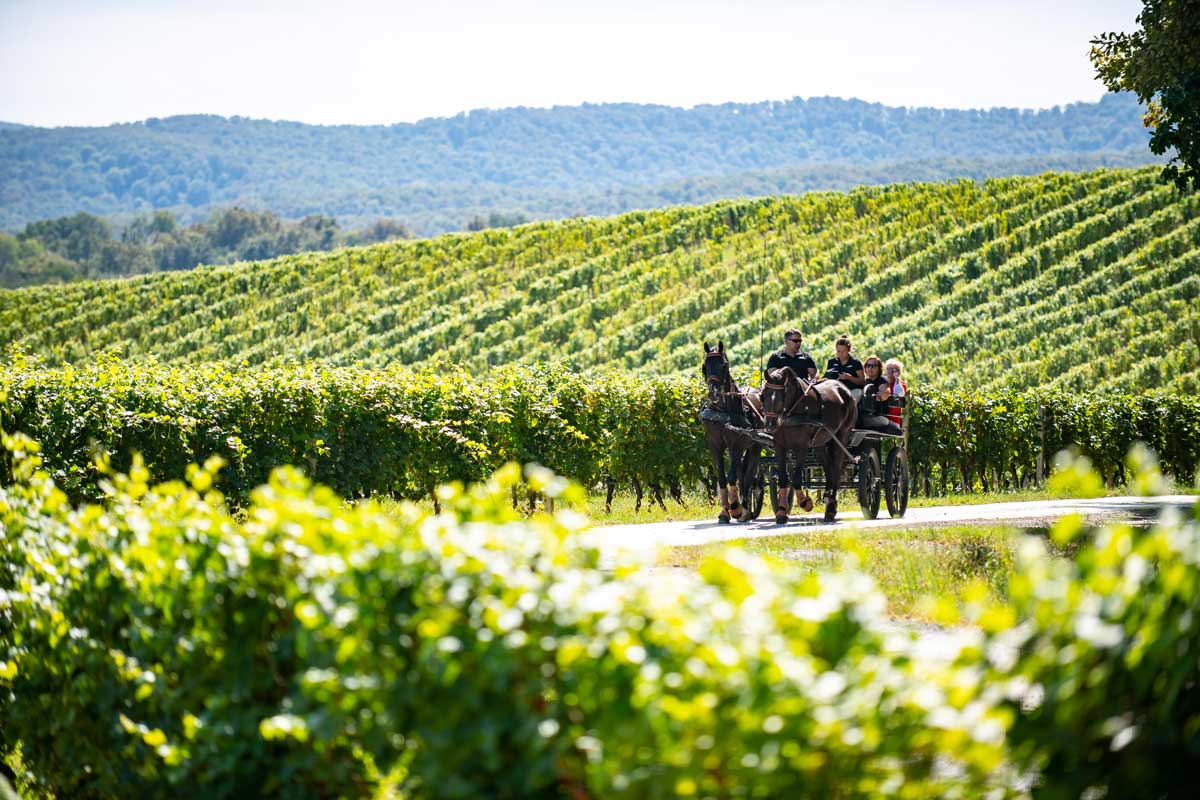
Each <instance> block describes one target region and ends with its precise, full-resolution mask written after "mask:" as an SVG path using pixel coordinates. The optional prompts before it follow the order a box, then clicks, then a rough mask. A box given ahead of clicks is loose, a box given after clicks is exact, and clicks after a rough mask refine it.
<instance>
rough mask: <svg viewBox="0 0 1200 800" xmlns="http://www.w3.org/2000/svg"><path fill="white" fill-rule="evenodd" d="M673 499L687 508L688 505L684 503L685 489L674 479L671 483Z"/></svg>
mask: <svg viewBox="0 0 1200 800" xmlns="http://www.w3.org/2000/svg"><path fill="white" fill-rule="evenodd" d="M671 499H672V500H674V501H675V502H676V503H678V504H679V505H681V506H683V507H684V508H687V503H685V502H683V487H682V486H680V485H679V481H678V480H674V479H672V481H671Z"/></svg>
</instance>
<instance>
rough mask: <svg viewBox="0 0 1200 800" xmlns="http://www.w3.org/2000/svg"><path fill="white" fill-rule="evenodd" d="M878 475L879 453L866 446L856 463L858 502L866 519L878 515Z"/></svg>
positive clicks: (879, 481)
mask: <svg viewBox="0 0 1200 800" xmlns="http://www.w3.org/2000/svg"><path fill="white" fill-rule="evenodd" d="M880 477H881V476H880V468H879V453H878V451H876V450H875V448H873V447H870V448H867V451H866V452H865V453H863V456H862V460H861V461H860V462H859V464H858V504H859V505H860V506H862V512H863V516H864V517H866V518H867V519H875V518H876V517H878V516H879V494H880V492H879V485H880V483H882V481H881V480H880Z"/></svg>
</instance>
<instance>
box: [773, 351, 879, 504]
mask: <svg viewBox="0 0 1200 800" xmlns="http://www.w3.org/2000/svg"><path fill="white" fill-rule="evenodd" d="M762 407H763V413H764V416H765V417H766V422H767V430H768V431H770V433H771V436H772V438H773V439H774V440H775V463H776V464H777V465H778V472H779V500H778V503H777V506H776V507H777V511H776V512H775V522H776V523H778V524H780V525H782V524H784V523H786V522H787V519H788V512H789V511H790V510H791V502H790V500H791V492H790V491H789V476H788V474H787V463H788V455H789V454H795V457H796V466H795V469H794V471H793V473H792V475H791V481H790V482H791V484H792V485H794V486H795V487H796V488H797V489H799V487H800V482H801V472H802V464H803V461H804V451H805V450H807V449H808V448H810V447H811V448H814V449H815V450H816V453H817V459H818V460H819V461H820V463H821V469H822V470H823V471H824V472H825V521H826V522H832V521H833V520H834V519H835V518H836V517H837V490H838V483H839V482H840V480H841V476H842V467H843V465H844V464H845V461H846V456H845V453H846V450H844V449H843V448H848V447H849V445H850V431H852V430H853V429H854V423H855V420H856V419H857V417H858V412H857V409H856V408H855V405H854V399H853V398H852V397H851V395H850V390H849V389H847V388H846V387H845V386H844V385H843V384H842V383H841V382H840V381H809V380H807V379H806V378H801V377H800V376H798V375H797V374H796V373H795V372H793V371H792V369H791V367H783V368H781V369H772V370H768V371H767V382H766V383H765V384H764V385H763V390H762ZM801 420H808V421H810V422H809V424H795V423H797V422H800V421H801ZM789 423H791V424H789ZM812 423H819V424H812ZM835 438H836V439H837V442H840V443H841V445H842V446H841V447H839V446H838V444H837V442H835V441H834V439H835Z"/></svg>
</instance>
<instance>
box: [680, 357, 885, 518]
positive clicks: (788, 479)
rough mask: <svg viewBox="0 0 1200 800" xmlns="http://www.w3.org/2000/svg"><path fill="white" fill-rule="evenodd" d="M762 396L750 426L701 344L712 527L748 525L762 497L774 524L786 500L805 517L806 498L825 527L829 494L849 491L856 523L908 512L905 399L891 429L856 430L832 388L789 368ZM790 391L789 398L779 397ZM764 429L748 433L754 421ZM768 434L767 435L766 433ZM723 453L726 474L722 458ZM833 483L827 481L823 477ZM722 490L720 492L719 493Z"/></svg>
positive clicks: (722, 367) (724, 365) (845, 396)
mask: <svg viewBox="0 0 1200 800" xmlns="http://www.w3.org/2000/svg"><path fill="white" fill-rule="evenodd" d="M772 374H773V375H774V376H775V377H774V379H775V380H776V381H778V383H772V380H771V378H770V377H769V378H768V380H767V382H766V384H765V385H764V387H763V390H762V397H761V406H762V408H763V410H764V413H765V419H764V418H763V417H762V416H760V417H758V418H755V415H754V413H753V410H752V409H751V408H750V407H749V405H748V402H749V401H748V397H747V395H748V394H754V396H755V397H756V399H757V397H758V394H757V390H750V392H749V393H743V392H741V391H739V390H738V389H737V386H736V384H734V383H733V379H732V378H731V377H730V375H729V362H728V359H726V358H725V355H724V348H723V347H721V346H719V345H718V348H710V347H709V346H708V345H707V344H706V345H705V365H704V375H705V379H706V381H707V382H708V386H709V402H708V404H706V406H705V407H704V409H702V410H701V413H700V419H701V421H702V423H703V424H704V426H705V430H706V434H707V437H708V442H709V447H710V449H711V450H712V453H713V460H714V466H715V467H716V470H717V483H718V486H719V489H720V496H721V503H722V513H721V515H720V519H721V521H722V522H728V521H729V520H730V519H733V518H736V519H738V520H740V521H749V520H752V519H757V518H758V516H759V515H760V514H761V513H762V508H763V505H764V499H765V498H769V501H770V505H771V510H772V511H773V512H774V513H775V518H776V521H778V522H782V521H784V520H786V518H787V515H788V512H789V511H790V507H791V500H792V499H793V497H794V498H795V499H796V501H797V502H798V503H799V505H800V506H801V507H802V508H804V509H805V510H806V511H807V510H811V509H812V501H811V499H810V498H809V496H808V495H809V492H810V491H811V492H813V493H814V494H818V495H819V496H824V498H825V503H826V513H825V518H826V520H832V519H833V518H834V517H835V516H836V513H837V490H838V489H839V488H842V487H845V488H850V487H853V488H854V489H855V490H856V492H857V495H858V502H859V505H860V506H861V507H862V512H863V516H864V517H866V518H867V519H875V518H876V517H878V516H879V509H880V505H881V503H883V504H886V506H887V510H888V513H889V514H890V515H891V516H893V517H902V516H904V513H905V511H906V510H907V509H908V485H909V470H908V453H907V443H908V419H909V409H908V405H907V398H900V399H897V400H893V401H891V402H892V403H894V404H899V405H900V406H901V408H902V411H901V423H900V425H899V426H898V427H896V426H891V427H890V428H889V429H888V430H876V429H872V428H862V427H858V424H857V423H858V408H857V403H855V402H853V401H851V398H850V396H849V393H848V391H847V390H846V389H845V387H844V386H841V384H839V383H838V382H836V381H824V382H812V381H808V380H806V379H804V378H801V377H799V376H796V375H795V374H794V373H792V371H791V370H787V369H785V370H778V371H775V372H774V373H772ZM789 392H790V394H789ZM760 421H761V422H763V423H768V424H763V425H761V426H760V425H758V424H756V423H758V422H760ZM768 427H769V428H771V429H772V430H770V431H768V430H767V428H768ZM725 450H728V452H729V454H730V465H729V469H728V471H726V470H725V468H724V451H725ZM831 478H833V479H831ZM727 486H728V487H730V488H731V489H732V491H729V492H728V493H727V489H726V487H727Z"/></svg>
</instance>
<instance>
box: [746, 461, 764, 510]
mask: <svg viewBox="0 0 1200 800" xmlns="http://www.w3.org/2000/svg"><path fill="white" fill-rule="evenodd" d="M764 492H765V489H764V488H763V475H762V470H761V469H760V470H759V471H757V472H755V473H754V477H753V478H751V479H750V485H749V486H747V487H746V489H745V490H744V491H743V492H742V494H743V495H745V496H744V497H743V498H742V503H743V504H744V505H745V506H746V508H748V509H749V510H750V516H748V517H746V519H745V521H746V522H750V521H752V520H756V519H758V515H759V514H761V513H762V507H763V493H764Z"/></svg>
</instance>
